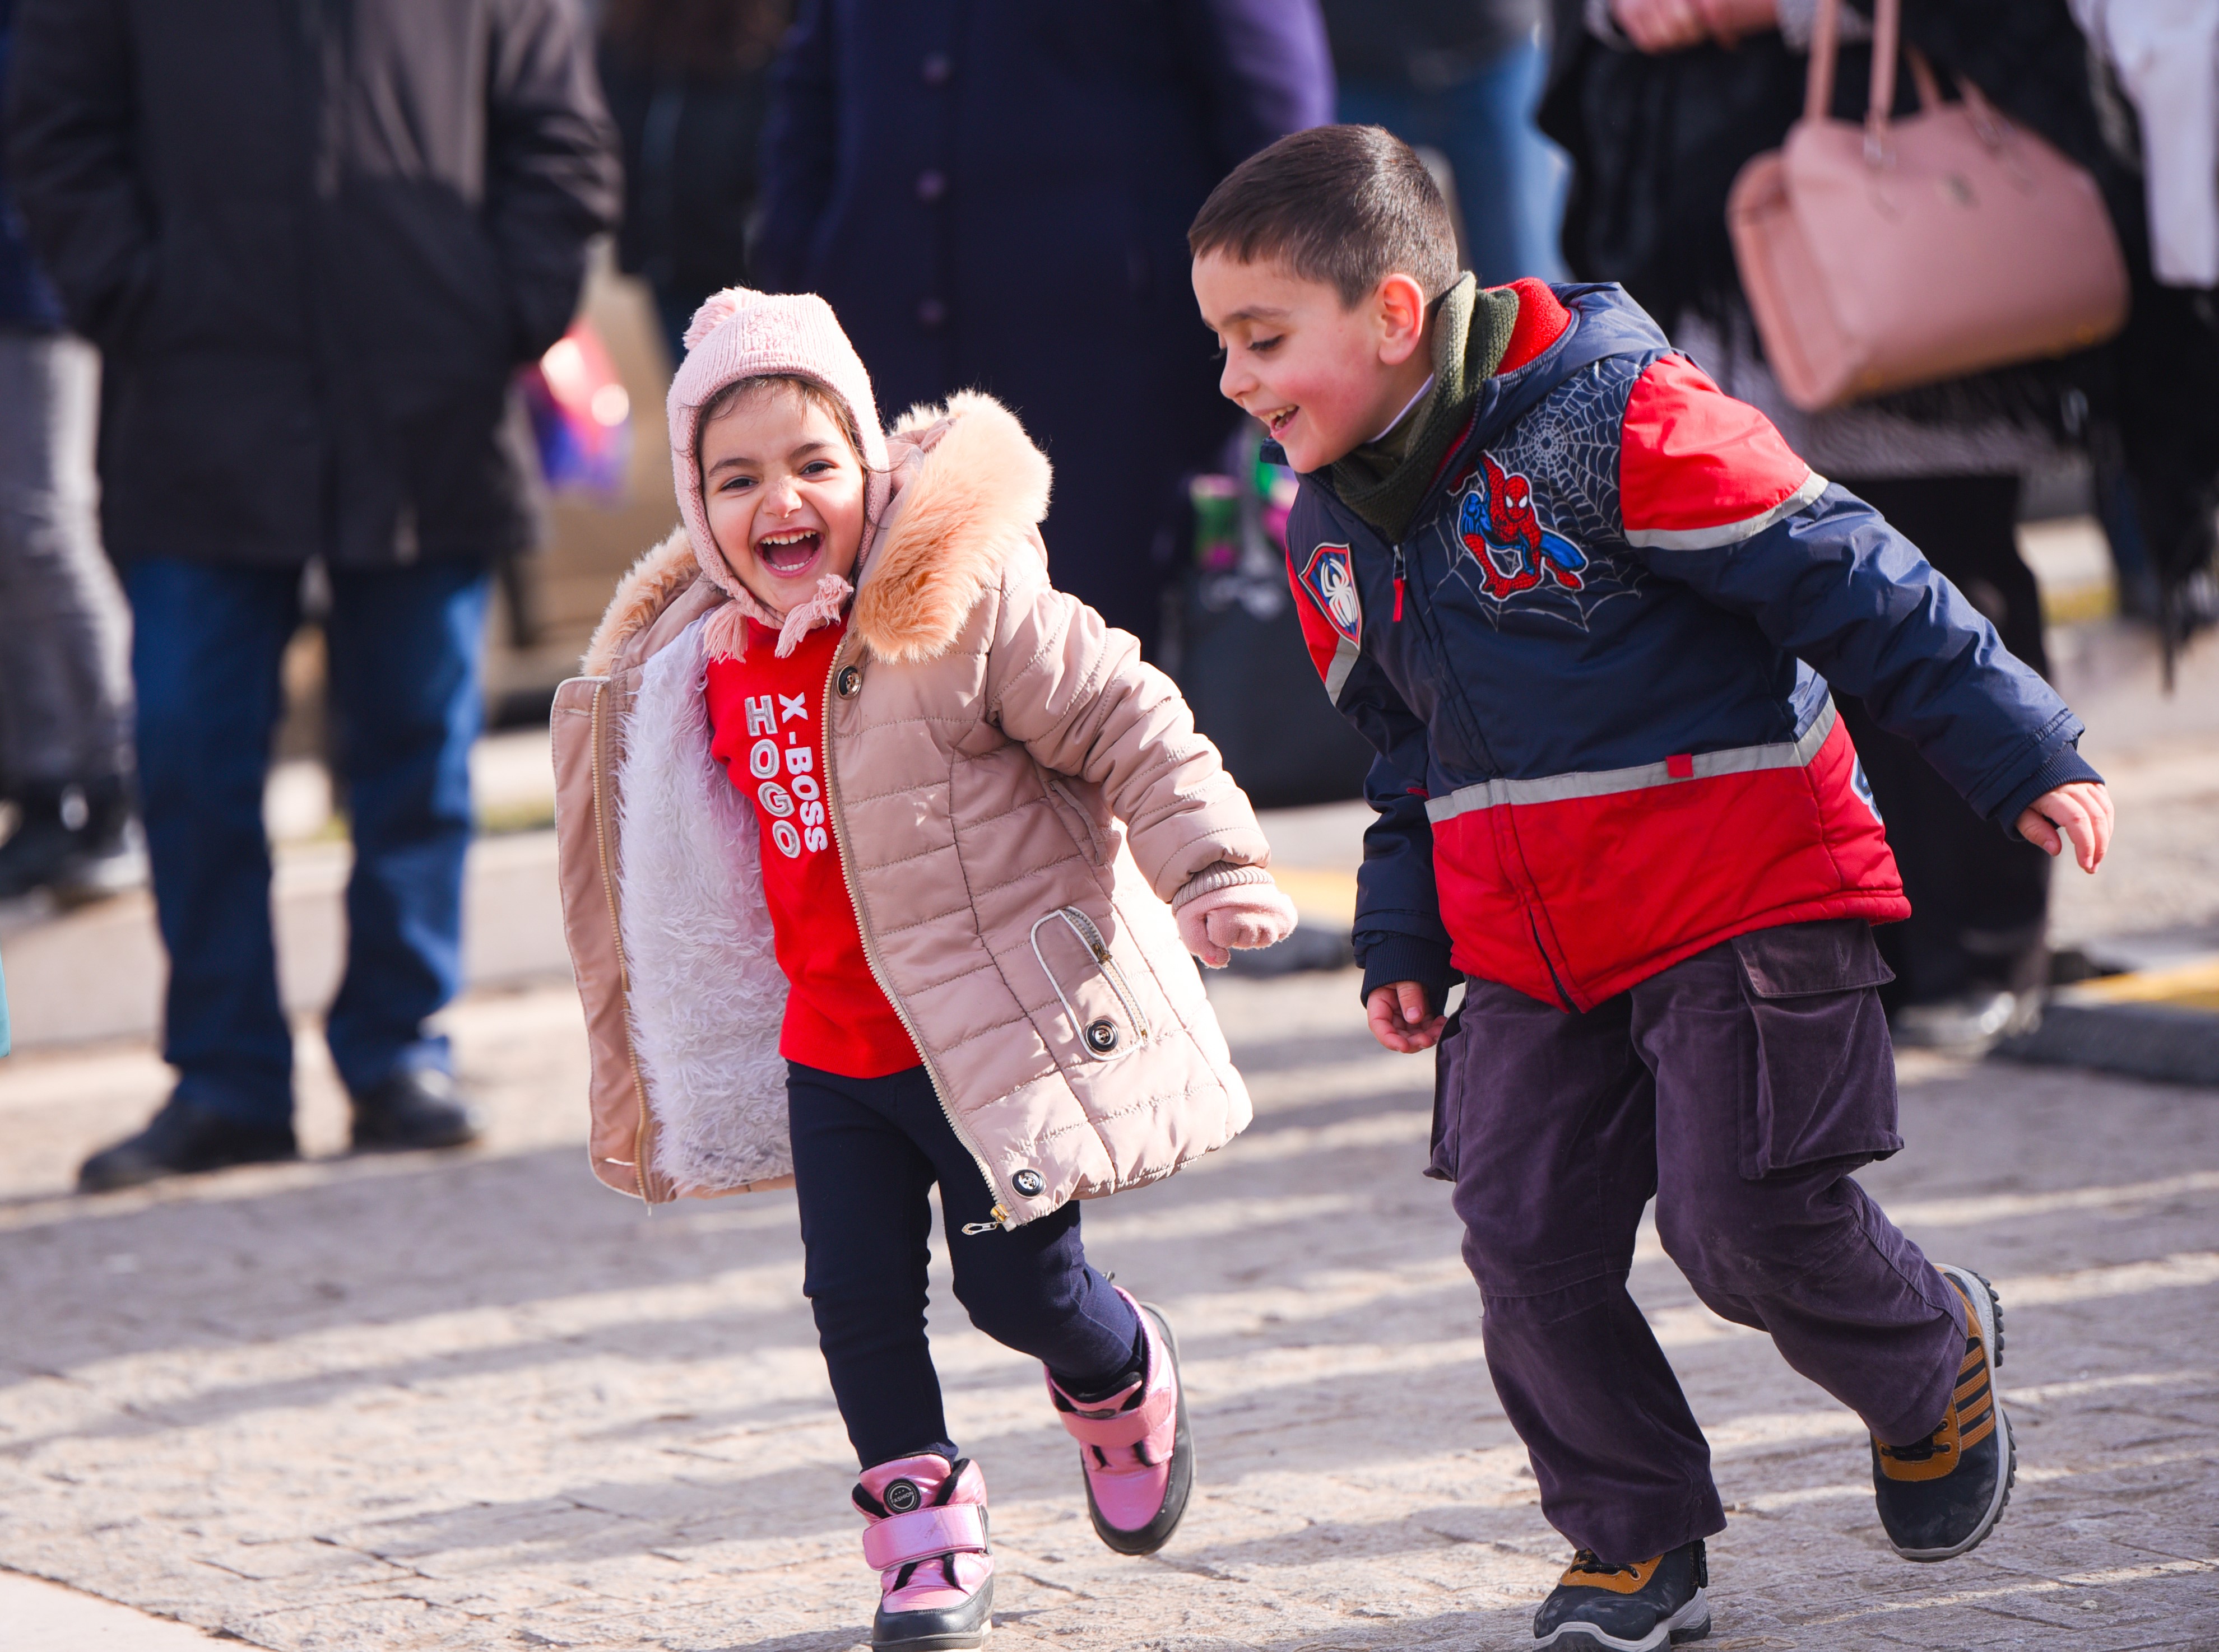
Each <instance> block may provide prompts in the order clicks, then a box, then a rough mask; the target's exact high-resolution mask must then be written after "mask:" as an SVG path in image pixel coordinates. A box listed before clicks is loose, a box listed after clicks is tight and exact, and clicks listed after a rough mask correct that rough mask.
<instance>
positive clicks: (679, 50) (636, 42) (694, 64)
mask: <svg viewBox="0 0 2219 1652" xmlns="http://www.w3.org/2000/svg"><path fill="white" fill-rule="evenodd" d="M792 19H793V0H608V9H607V11H606V14H605V15H604V16H603V19H602V23H601V32H602V34H604V35H605V36H606V38H607V40H608V41H609V43H610V44H611V45H612V46H613V47H616V48H617V50H618V52H619V53H622V54H623V55H624V56H625V57H626V58H628V59H631V61H633V62H634V63H637V64H640V65H643V66H646V67H649V68H653V69H660V70H662V71H665V72H667V73H672V74H681V75H682V74H693V75H703V76H708V77H718V76H724V75H729V74H731V73H733V72H735V71H740V70H748V69H760V68H761V67H762V66H763V65H765V64H767V63H768V62H769V61H770V60H771V58H772V56H773V55H774V53H776V52H777V50H778V43H779V39H780V36H781V35H783V34H785V33H786V24H787V23H788V22H791V21H792Z"/></svg>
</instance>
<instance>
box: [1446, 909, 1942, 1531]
mask: <svg viewBox="0 0 2219 1652" xmlns="http://www.w3.org/2000/svg"><path fill="white" fill-rule="evenodd" d="M1885 973H1886V972H1885V970H1884V969H1883V968H1882V967H1881V966H1880V961H1879V958H1878V955H1877V953H1875V952H1874V947H1873V941H1872V934H1871V930H1870V928H1868V926H1867V925H1866V924H1865V923H1864V922H1862V921H1861V920H1850V921H1847V922H1831V923H1805V924H1795V925H1791V926H1787V927H1785V928H1776V929H1768V930H1760V931H1758V932H1756V934H1753V935H1744V936H1742V937H1739V938H1738V939H1737V940H1735V941H1730V942H1727V943H1725V945H1722V946H1718V947H1712V948H1711V949H1710V950H1708V951H1707V952H1704V953H1698V954H1697V955H1696V956H1695V957H1694V958H1690V959H1688V960H1685V961H1684V962H1681V963H1679V964H1676V965H1675V966H1672V967H1671V968H1670V969H1668V970H1665V971H1663V972H1661V973H1659V974H1657V975H1655V976H1652V977H1650V978H1649V979H1648V980H1646V981H1644V982H1643V983H1642V984H1640V985H1638V986H1637V987H1634V988H1633V989H1632V991H1627V992H1623V993H1620V994H1619V996H1618V997H1614V998H1612V999H1610V1000H1609V1001H1607V1003H1602V1004H1600V1005H1598V1006H1597V1007H1596V1008H1595V1009H1593V1010H1591V1011H1589V1012H1588V1013H1587V1014H1585V1015H1571V1014H1566V1013H1565V1012H1563V1010H1560V1009H1553V1008H1551V1006H1549V1005H1547V1004H1544V1003H1537V1002H1535V1001H1534V1000H1533V999H1531V998H1528V997H1525V996H1524V995H1523V994H1522V993H1518V992H1514V991H1511V990H1510V989H1509V988H1507V987H1504V986H1499V985H1495V984H1492V983H1484V982H1477V983H1474V984H1471V985H1470V988H1469V989H1468V990H1467V993H1466V997H1465V998H1464V1007H1463V1009H1462V1010H1461V1011H1460V1012H1459V1015H1458V1025H1457V1027H1456V1028H1454V1030H1453V1031H1452V1033H1451V1036H1450V1037H1449V1039H1448V1040H1446V1041H1445V1043H1444V1044H1443V1046H1442V1057H1441V1063H1440V1081H1439V1083H1440V1089H1439V1104H1438V1117H1437V1121H1436V1126H1435V1135H1436V1140H1435V1147H1434V1170H1435V1173H1436V1174H1442V1175H1446V1176H1449V1177H1452V1178H1453V1180H1454V1181H1455V1183H1456V1210H1457V1214H1458V1215H1459V1216H1460V1217H1462V1218H1463V1219H1464V1229H1465V1237H1464V1260H1465V1261H1466V1263H1468V1264H1470V1268H1471V1271H1472V1276H1473V1277H1474V1278H1475V1279H1476V1280H1477V1281H1478V1282H1479V1288H1480V1293H1481V1297H1482V1303H1483V1306H1484V1308H1485V1315H1486V1317H1485V1324H1484V1341H1485V1345H1486V1350H1487V1363H1488V1369H1489V1372H1490V1373H1491V1374H1492V1376H1494V1379H1495V1392H1496V1394H1498V1395H1499V1396H1500V1397H1501V1401H1502V1407H1503V1412H1504V1414H1505V1415H1506V1416H1507V1417H1508V1419H1510V1423H1511V1425H1512V1426H1513V1427H1514V1428H1515V1429H1516V1430H1517V1431H1518V1434H1519V1437H1520V1438H1521V1439H1523V1440H1524V1441H1525V1443H1526V1448H1527V1450H1528V1451H1529V1452H1530V1453H1531V1455H1532V1463H1533V1473H1534V1477H1535V1479H1536V1481H1538V1484H1539V1487H1540V1492H1541V1508H1542V1512H1543V1513H1544V1514H1545V1516H1546V1517H1547V1518H1548V1520H1549V1522H1550V1524H1551V1525H1553V1526H1555V1527H1556V1528H1557V1531H1561V1532H1563V1534H1564V1536H1565V1537H1568V1538H1569V1539H1570V1540H1571V1542H1572V1543H1574V1544H1575V1545H1576V1546H1578V1547H1581V1548H1585V1549H1592V1550H1594V1551H1595V1552H1596V1553H1597V1554H1599V1555H1601V1556H1602V1557H1603V1558H1604V1559H1605V1560H1607V1561H1613V1562H1619V1563H1626V1562H1634V1561H1640V1560H1645V1559H1647V1558H1648V1557H1649V1556H1652V1555H1656V1554H1661V1553H1663V1551H1664V1550H1667V1549H1670V1548H1674V1547H1675V1546H1677V1545H1678V1544H1680V1543H1686V1542H1688V1541H1689V1540H1690V1539H1692V1538H1695V1537H1707V1536H1709V1535H1710V1534H1712V1532H1716V1531H1721V1530H1723V1529H1724V1528H1725V1512H1724V1510H1723V1509H1722V1507H1721V1506H1720V1504H1719V1494H1718V1488H1717V1487H1716V1486H1715V1485H1714V1484H1713V1483H1712V1479H1711V1469H1710V1449H1709V1447H1708V1445H1707V1444H1706V1443H1705V1441H1704V1439H1703V1434H1702V1430H1701V1429H1700V1427H1698V1426H1697V1425H1696V1422H1695V1419H1694V1413H1692V1412H1691V1411H1689V1409H1688V1401H1687V1399H1686V1396H1685V1395H1683V1394H1681V1391H1680V1385H1679V1382H1678V1381H1677V1380H1676V1379H1675V1377H1674V1376H1673V1374H1672V1367H1671V1364H1670V1363H1669V1361H1668V1360H1667V1359H1666V1358H1665V1356H1664V1351H1663V1349H1662V1348H1660V1347H1659V1346H1658V1345H1657V1341H1656V1337H1655V1335H1654V1334H1653V1333H1652V1332H1651V1331H1650V1326H1649V1322H1648V1321H1647V1320H1645V1319H1644V1317H1643V1315H1642V1313H1641V1310H1640V1309H1639V1308H1638V1307H1636V1306H1635V1305H1634V1302H1633V1299H1632V1296H1631V1295H1628V1294H1627V1291H1626V1288H1625V1282H1626V1275H1627V1272H1628V1270H1630V1268H1631V1266H1632V1258H1633V1246H1634V1238H1635V1232H1636V1229H1637V1228H1638V1226H1639V1223H1640V1220H1641V1213H1642V1209H1643V1208H1644V1206H1645V1205H1647V1203H1648V1202H1649V1200H1650V1197H1651V1196H1655V1198H1656V1227H1657V1233H1658V1236H1659V1237H1660V1238H1661V1239H1663V1245H1664V1249H1665V1251H1666V1252H1667V1253H1668V1254H1669V1256H1670V1257H1671V1258H1672V1259H1673V1261H1675V1263H1677V1264H1679V1266H1680V1269H1681V1271H1682V1272H1683V1273H1685V1274H1686V1275H1687V1276H1688V1282H1689V1283H1690V1284H1692V1285H1693V1286H1694V1288H1695V1294H1696V1295H1698V1296H1700V1298H1701V1299H1702V1300H1703V1301H1704V1302H1705V1303H1706V1304H1708V1305H1709V1307H1711V1308H1712V1310H1713V1311H1714V1312H1716V1313H1718V1314H1720V1315H1722V1316H1724V1317H1725V1318H1726V1319H1728V1320H1733V1321H1734V1322H1735V1323H1737V1324H1738V1325H1745V1326H1754V1327H1756V1329H1758V1330H1761V1331H1764V1332H1768V1333H1769V1334H1770V1335H1771V1337H1772V1339H1773V1342H1774V1344H1775V1345H1776V1346H1777V1347H1778V1349H1779V1351H1780V1353H1781V1357H1783V1358H1785V1359H1786V1360H1787V1363H1789V1364H1790V1365H1792V1366H1793V1367H1794V1368H1795V1369H1797V1370H1798V1371H1800V1372H1801V1373H1802V1374H1803V1375H1804V1376H1807V1377H1809V1378H1810V1379H1811V1380H1812V1382H1816V1383H1818V1386H1819V1387H1821V1388H1824V1389H1825V1390H1826V1391H1827V1392H1828V1393H1829V1394H1832V1395H1833V1396H1834V1397H1835V1398H1836V1399H1837V1400H1840V1401H1841V1402H1842V1403H1843V1405H1845V1406H1847V1407H1849V1408H1850V1409H1851V1410H1852V1411H1855V1413H1858V1415H1860V1416H1861V1417H1862V1418H1863V1419H1865V1422H1866V1424H1867V1425H1868V1426H1869V1427H1870V1428H1871V1429H1872V1430H1873V1432H1874V1433H1876V1434H1877V1435H1879V1436H1880V1438H1881V1439H1882V1440H1883V1441H1885V1442H1886V1443H1887V1444H1908V1443H1909V1442H1911V1441H1913V1440H1916V1439H1918V1438H1921V1437H1923V1436H1924V1435H1925V1434H1927V1433H1929V1432H1931V1431H1932V1430H1933V1429H1934V1428H1936V1426H1938V1425H1939V1424H1940V1421H1941V1417H1942V1409H1943V1407H1944V1406H1945V1405H1946V1403H1947V1401H1948V1399H1949V1390H1950V1385H1951V1383H1952V1382H1954V1381H1955V1375H1956V1369H1957V1363H1958V1360H1959V1358H1960V1357H1961V1355H1962V1354H1963V1352H1964V1340H1963V1338H1964V1330H1963V1323H1964V1320H1963V1315H1964V1310H1963V1306H1962V1304H1961V1302H1960V1301H1958V1300H1957V1298H1956V1295H1955V1291H1954V1290H1952V1289H1951V1288H1950V1287H1949V1284H1948V1282H1946V1281H1944V1280H1943V1279H1942V1276H1940V1275H1939V1274H1937V1273H1936V1271H1935V1270H1934V1269H1933V1268H1932V1267H1931V1266H1930V1265H1929V1264H1928V1263H1927V1261H1926V1258H1924V1256H1923V1255H1921V1254H1920V1252H1919V1251H1918V1246H1916V1245H1913V1244H1911V1241H1910V1240H1909V1239H1905V1237H1904V1236H1903V1235H1902V1234H1901V1233H1899V1232H1897V1230H1896V1229H1895V1227H1894V1226H1893V1224H1892V1223H1890V1222H1889V1221H1888V1220H1887V1218H1886V1216H1884V1215H1883V1214H1881V1213H1880V1208H1879V1207H1878V1206H1877V1205H1875V1204H1874V1202H1873V1201H1872V1200H1871V1198H1870V1197H1869V1196H1867V1194H1866V1193H1865V1191H1864V1189H1862V1188H1861V1187H1859V1186H1858V1185H1857V1183H1855V1180H1853V1179H1852V1178H1851V1176H1850V1172H1851V1171H1854V1170H1855V1169H1857V1168H1858V1167H1859V1166H1861V1165H1863V1164H1868V1163H1869V1162H1870V1161H1871V1160H1873V1159H1874V1158H1882V1157H1885V1156H1886V1154H1888V1153H1890V1152H1893V1151H1895V1149H1897V1148H1898V1147H1899V1146H1902V1140H1901V1139H1900V1138H1899V1136H1897V1134H1896V1133H1895V1074H1894V1067H1893V1058H1892V1054H1891V1051H1890V1046H1889V1043H1888V1035H1887V1024H1886V1020H1885V1018H1884V1017H1883V1016H1882V1015H1881V1013H1880V1003H1879V1000H1878V997H1877V996H1876V993H1875V991H1874V987H1875V985H1876V984H1877V983H1878V982H1879V981H1880V979H1881V978H1883V977H1884V975H1885Z"/></svg>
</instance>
